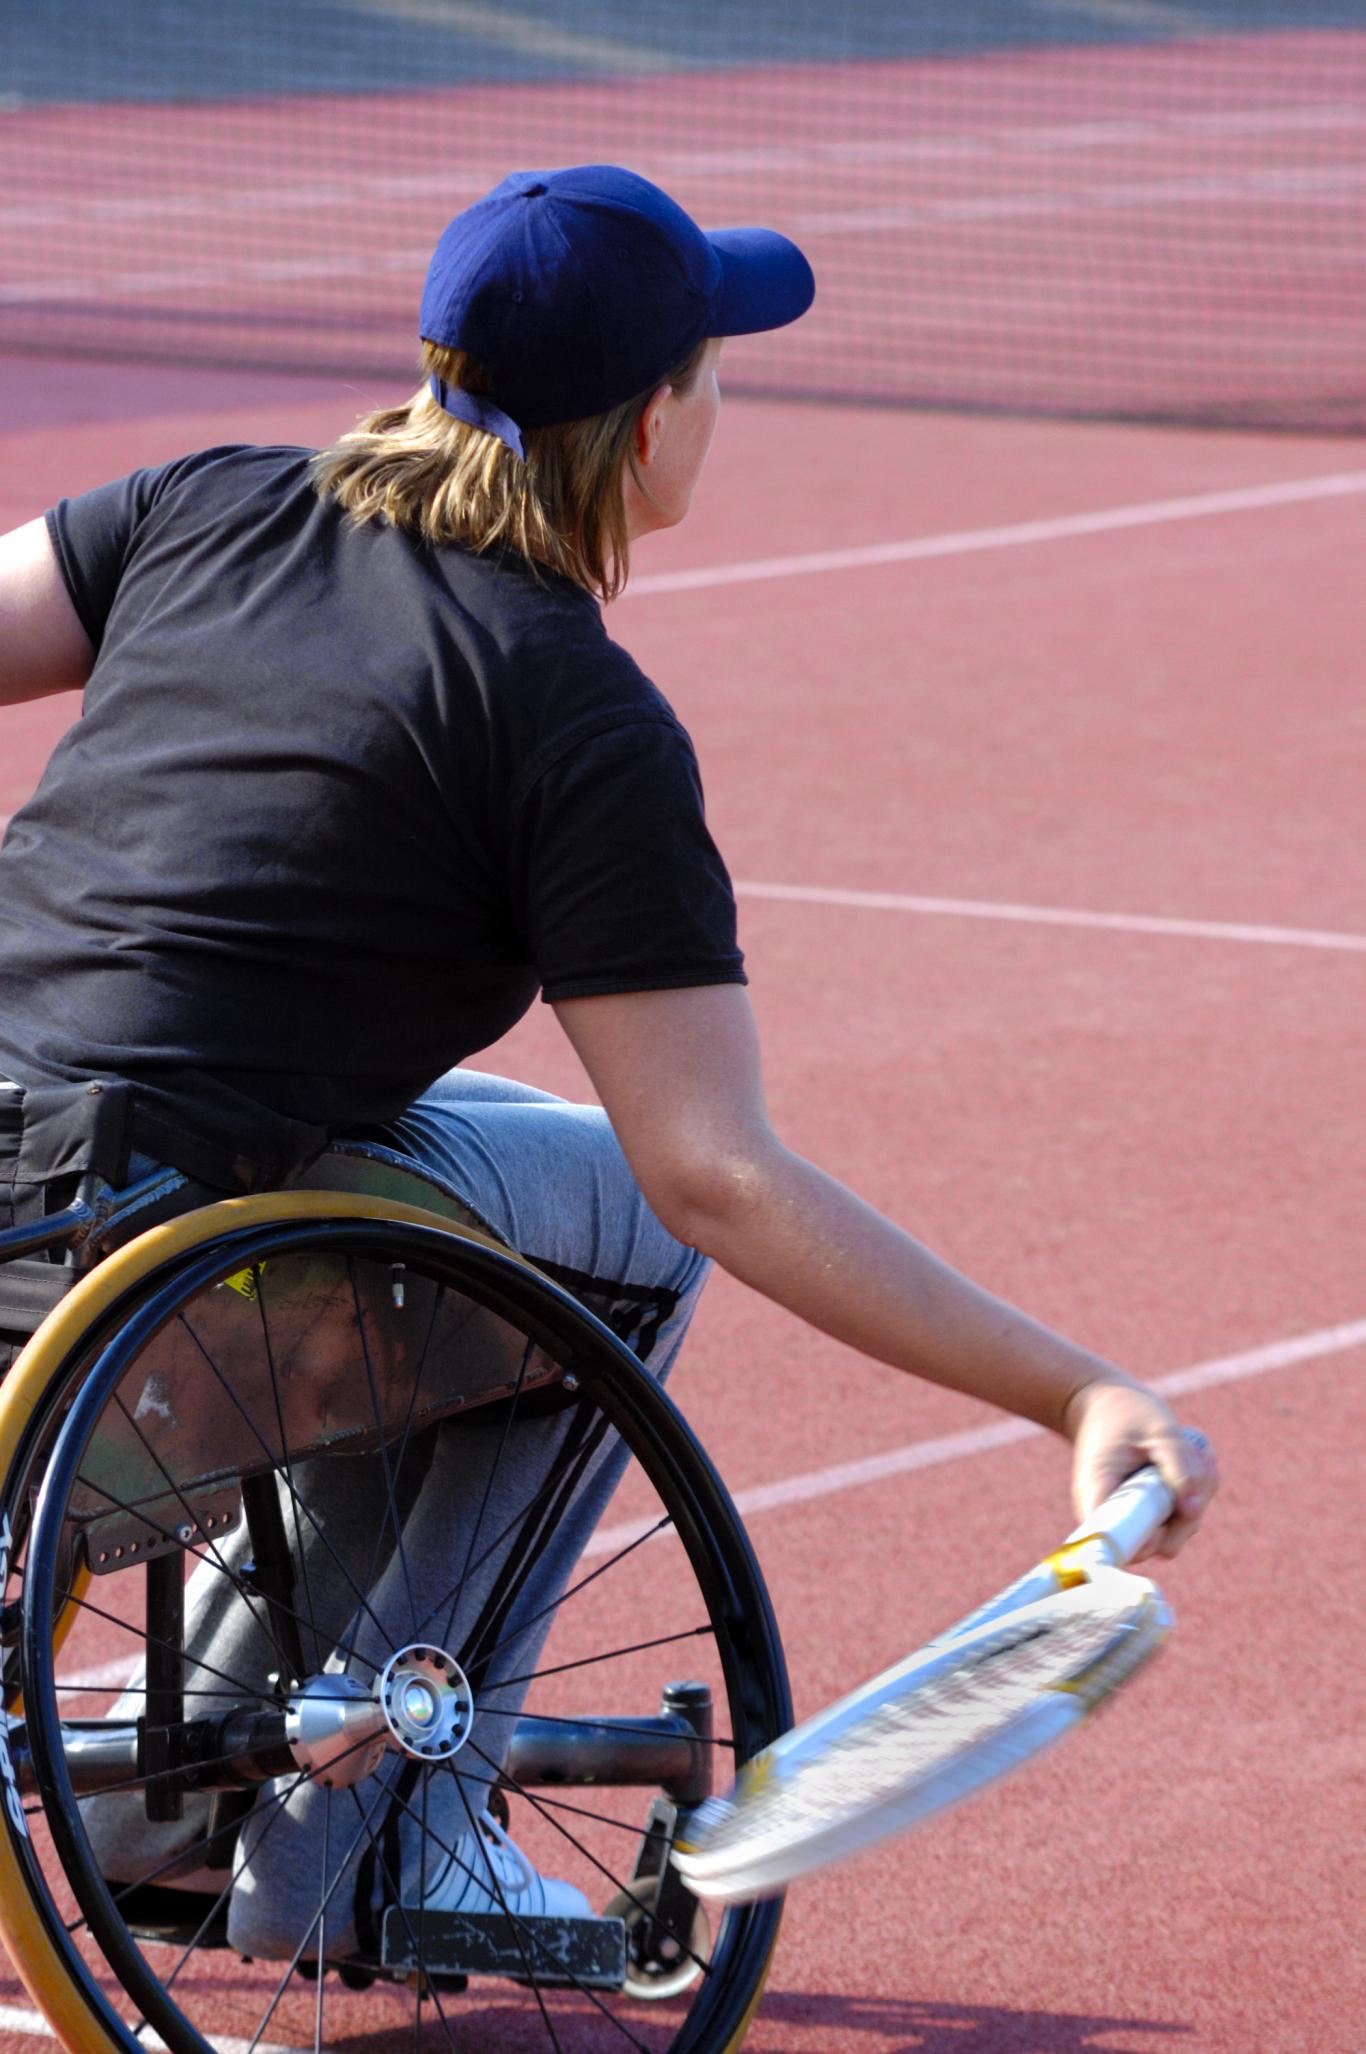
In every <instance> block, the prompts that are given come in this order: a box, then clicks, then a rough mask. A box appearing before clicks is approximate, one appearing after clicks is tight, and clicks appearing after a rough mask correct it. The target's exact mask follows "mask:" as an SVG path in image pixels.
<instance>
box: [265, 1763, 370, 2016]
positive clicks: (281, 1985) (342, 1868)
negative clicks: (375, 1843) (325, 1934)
mask: <svg viewBox="0 0 1366 2054" xmlns="http://www.w3.org/2000/svg"><path fill="white" fill-rule="evenodd" d="M387 1795H388V1792H387V1791H386V1790H385V1788H384V1785H383V1784H381V1785H380V1787H379V1789H378V1790H377V1791H376V1793H375V1796H374V1799H373V1801H372V1803H371V1805H370V1809H369V1811H368V1812H366V1813H365V1815H364V1816H363V1818H362V1820H361V1826H360V1831H359V1832H358V1833H357V1834H356V1837H355V1839H354V1840H353V1841H352V1842H351V1845H350V1846H349V1847H348V1848H347V1850H346V1853H345V1854H344V1855H343V1856H342V1859H341V1862H340V1863H339V1864H338V1868H337V1873H336V1875H335V1876H334V1877H333V1878H332V1885H331V1888H330V1889H329V1890H328V1892H327V1895H326V1897H324V1899H323V1901H322V1903H321V1905H320V1906H319V1907H318V1915H317V1917H316V1918H315V1919H314V1920H313V1921H312V1922H311V1923H310V1924H309V1926H308V1927H307V1928H306V1930H305V1932H304V1936H303V1938H302V1939H301V1940H300V1942H299V1944H298V1946H297V1947H296V1948H295V1950H294V1952H293V1954H292V1956H291V1957H290V1961H289V1965H288V1967H287V1968H286V1969H285V1972H284V1974H283V1975H282V1976H281V1978H280V1980H279V1982H278V1983H277V1984H276V1986H275V1995H274V1996H273V1997H272V1998H271V2000H270V2003H269V2005H268V2006H267V2008H266V2014H265V2016H264V2018H263V2019H262V2020H261V2022H260V2024H259V2025H258V2026H257V2028H256V2031H255V2032H254V2033H253V2034H252V2036H251V2039H250V2041H249V2042H248V2045H247V2054H255V2050H256V2048H257V2047H258V2046H259V2045H260V2041H261V2035H262V2033H263V2032H264V2031H265V2029H266V2027H267V2026H268V2025H269V2024H270V2021H271V2020H272V2018H274V2016H275V2013H276V2010H277V2008H278V2006H279V2002H280V1999H281V1998H282V1997H283V1996H284V1994H285V1991H286V1990H287V1989H288V1987H289V1984H290V1980H291V1978H292V1977H293V1975H294V1972H295V1970H296V1969H297V1968H298V1966H299V1963H300V1962H301V1961H302V1959H303V1953H304V1949H305V1947H307V1945H308V1941H309V1936H310V1934H312V1933H313V1932H314V1930H315V1929H316V1930H317V1931H318V1934H319V1956H320V1957H321V1952H322V1921H323V1920H324V1919H325V1918H326V1916H327V1907H328V1905H329V1904H330V1903H331V1902H332V1899H333V1898H334V1897H335V1895H336V1893H337V1886H338V1884H339V1883H340V1882H341V1879H342V1877H343V1876H344V1875H345V1874H346V1871H347V1868H348V1866H349V1865H350V1862H351V1857H352V1856H353V1855H354V1854H355V1852H356V1850H357V1848H358V1847H359V1846H360V1844H361V1841H362V1840H363V1839H364V1838H365V1835H366V1832H367V1830H368V1828H369V1824H370V1820H371V1819H372V1818H373V1817H374V1814H375V1813H376V1812H377V1811H378V1810H379V1807H380V1805H381V1804H382V1803H383V1802H384V1799H385V1797H386V1796H387ZM359 1801H360V1800H359V1799H357V1803H359ZM318 1973H319V1974H320V1975H321V1974H322V1961H321V1958H320V1959H319V1963H318Z"/></svg>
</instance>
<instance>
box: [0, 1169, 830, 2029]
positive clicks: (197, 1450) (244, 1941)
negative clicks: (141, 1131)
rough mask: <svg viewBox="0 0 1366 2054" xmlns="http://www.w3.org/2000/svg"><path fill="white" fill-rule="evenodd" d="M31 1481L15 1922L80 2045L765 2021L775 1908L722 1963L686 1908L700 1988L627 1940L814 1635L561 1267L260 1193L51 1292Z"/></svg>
mask: <svg viewBox="0 0 1366 2054" xmlns="http://www.w3.org/2000/svg"><path fill="white" fill-rule="evenodd" d="M618 1470H620V1471H621V1472H622V1478H621V1482H620V1485H619V1487H618V1491H617V1495H616V1497H615V1499H614V1501H613V1505H612V1509H611V1512H610V1514H609V1515H608V1521H607V1523H606V1524H605V1525H604V1526H601V1527H599V1528H598V1529H597V1531H596V1532H594V1531H593V1530H592V1528H593V1517H592V1507H593V1506H594V1505H595V1504H596V1503H597V1502H598V1500H599V1499H600V1496H601V1492H602V1489H603V1488H604V1487H605V1486H606V1484H607V1483H608V1482H610V1480H611V1478H612V1476H614V1475H615V1473H616V1472H617V1471H618ZM0 1475H2V1476H3V1484H0V1516H3V1521H4V1525H3V1527H0V1535H2V1536H3V1537H5V1551H6V1560H5V1562H4V1564H3V1565H2V1566H3V1568H4V1571H5V1598H6V1601H7V1611H6V1619H7V1622H8V1623H9V1626H10V1633H11V1639H13V1638H14V1637H15V1631H16V1629H17V1637H18V1643H19V1644H18V1646H17V1647H11V1648H10V1650H9V1651H8V1654H7V1683H8V1688H9V1692H10V1699H11V1703H12V1704H13V1705H14V1706H16V1707H17V1706H18V1705H19V1702H20V1700H19V1696H18V1693H20V1692H21V1693H22V1720H15V1719H14V1718H13V1716H12V1719H11V1726H10V1731H9V1738H8V1745H7V1749H6V1752H5V1756H4V1763H3V1764H0V1766H6V1767H7V1775H6V1783H5V1788H6V1797H7V1805H6V1819H5V1822H4V1828H3V1831H0V1923H2V1924H3V1927H4V1933H5V1938H6V1942H7V1944H8V1946H9V1947H10V1949H11V1952H12V1953H13V1954H14V1955H15V1957H16V1960H17V1962H18V1965H19V1967H20V1969H21V1972H22V1973H23V1974H24V1976H25V1980H26V1981H27V1983H28V1986H29V1988H30V1990H31V1991H32V1992H33V1994H34V1997H35V1999H36V2000H37V2001H38V2002H39V2003H40V2004H41V2005H42V2007H43V2009H44V2010H45V2011H46V2012H47V2015H48V2016H49V2018H50V2019H51V2020H52V2023H53V2025H54V2027H55V2029H56V2030H57V2031H58V2033H59V2034H60V2035H61V2036H62V2038H63V2039H64V2041H65V2042H66V2044H67V2045H68V2046H71V2047H74V2048H77V2049H80V2050H81V2054H95V2050H100V2054H103V2050H107V2049H109V2048H111V2047H119V2048H122V2049H124V2050H126V2054H140V2049H141V2048H142V2047H143V2046H144V2045H145V2044H146V2043H145V2041H143V2040H141V2039H139V2038H137V2037H135V2035H134V2032H133V2030H132V2025H131V2024H130V2023H129V2021H131V2020H134V2019H136V2018H143V2019H145V2020H146V2021H147V2023H148V2024H149V2025H150V2026H151V2028H152V2029H153V2030H154V2031H155V2032H156V2033H157V2034H159V2035H160V2036H161V2038H162V2039H163V2040H164V2041H165V2043H166V2044H167V2046H169V2047H171V2048H172V2049H174V2050H176V2054H201V2050H203V2049H204V2048H206V2047H208V2046H211V2045H213V2044H214V2043H215V2041H220V2040H221V2038H222V2036H223V2035H224V2034H225V2033H226V2034H228V2035H230V2036H231V2037H233V2038H234V2039H237V2038H241V2039H242V2041H243V2043H244V2044H246V2043H249V2042H252V2041H254V2040H255V2039H256V2038H258V2037H259V2038H262V2039H269V2040H270V2041H272V2042H276V2043H279V2042H282V2041H283V2042H288V2043H290V2044H292V2045H296V2046H297V2045H301V2044H314V2045H317V2046H322V2045H323V2044H326V2043H327V2042H328V2040H329V2039H330V2037H332V2036H333V2034H334V2033H336V2032H338V2031H341V2030H342V2029H343V2026H342V2023H341V2021H342V2019H343V2017H345V2018H346V2020H347V2024H346V2027H345V2030H347V2031H348V2032H351V2031H354V2030H355V2029H356V2024H355V2022H354V2009H355V2007H356V2006H358V2005H363V2006H364V2007H365V2016H364V2019H363V2021H362V2022H361V2024H362V2029H365V2030H370V2029H374V2030H381V2031H382V2030H384V2029H386V2028H391V2029H393V2030H395V2031H400V2030H402V2031H405V2032H412V2031H413V2030H414V2029H415V2027H416V2026H420V2027H421V2028H422V2030H423V2031H424V2032H425V2033H426V2034H427V2036H428V2037H429V2038H431V2039H434V2040H435V2042H436V2043H437V2044H446V2045H449V2046H451V2047H454V2046H456V2045H461V2046H465V2045H469V2044H478V2045H481V2046H482V2045H484V2044H487V2045H489V2046H490V2047H497V2048H505V2047H506V2048H521V2047H526V2048H536V2047H546V2048H556V2047H559V2048H564V2049H568V2048H570V2047H576V2048H577V2047H585V2048H587V2047H596V2046H598V2045H601V2046H604V2047H607V2046H616V2045H620V2044H625V2045H628V2046H634V2047H637V2048H648V2049H651V2050H655V2049H659V2050H663V2049H665V2048H671V2049H674V2050H676V2054H689V2050H691V2054H702V2050H707V2054H721V2050H726V2049H731V2048H735V2047H738V2046H739V2044H740V2041H741V2039H742V2037H743V2034H744V2031H745V2029H746V2026H747V2024H748V2021H749V2018H750V2016H751V2015H752V2012H753V2009H754V2007H755V2005H756V2004H757V2001H758V1997H759V1993H760V1990H761V1988H762V1982H763V1976H764V1973H765V1969H766V1966H767V1962H768V1958H769V1954H770V1952H771V1949H772V1945H773V1940H774V1937H775V1934H776V1928H777V1919H778V1910H779V1908H778V1906H777V1905H776V1904H768V1905H762V1906H756V1907H748V1908H744V1909H741V1910H737V1911H732V1912H728V1913H727V1914H726V1915H725V1916H724V1917H723V1918H721V1919H719V1921H717V1923H716V1928H715V1931H714V1932H712V1933H711V1934H710V1935H709V1936H708V1937H707V1940H706V1946H705V1953H704V1952H703V1951H702V1947H701V1945H699V1942H700V1940H701V1937H702V1936H703V1935H704V1934H705V1933H706V1924H705V1921H696V1922H694V1921H690V1920H688V1919H687V1918H686V1916H684V1917H680V1915H679V1912H678V1909H677V1907H676V1906H675V1907H673V1909H672V1912H671V1923H670V1929H669V1933H668V1935H667V1937H666V1945H667V1948H668V1950H669V1952H670V1955H671V1956H672V1953H673V1951H674V1950H675V1949H676V1948H677V1947H678V1945H679V1935H680V1933H681V1934H683V1935H685V1936H686V1938H685V1939H684V1940H683V1952H684V1966H685V1967H686V1968H687V1969H688V1970H690V1971H691V1974H684V1973H682V1972H680V1973H679V1975H678V1976H677V1978H676V1980H677V1983H678V1984H679V1986H680V1987H679V1989H678V1992H677V1994H676V1995H674V1996H673V1997H672V1998H671V1999H670V2000H669V2001H667V2002H664V2003H659V2002H655V2003H649V2004H647V2003H644V2002H642V2001H640V1999H639V1997H638V1995H637V1993H636V1992H637V1987H638V1984H639V1978H638V1977H637V1978H635V1980H634V1982H633V1980H632V1978H631V1977H630V1975H629V1973H628V1972H627V1953H628V1950H627V1945H626V1942H627V1929H628V1925H629V1927H630V1929H631V1930H632V1932H633V1933H634V1934H635V1935H636V1938H635V1942H634V1951H635V1953H636V1954H639V1953H641V1952H642V1949H641V1947H640V1944H639V1937H638V1936H639V1928H640V1924H641V1922H642V1921H646V1922H648V1921H649V1920H650V1919H651V1918H652V1917H654V1916H655V1915H656V1914H655V1912H654V1909H653V1907H654V1905H655V1902H656V1893H657V1891H658V1876H659V1873H660V1861H661V1860H662V1859H663V1857H664V1856H665V1855H666V1854H667V1840H668V1837H669V1834H670V1831H671V1830H672V1822H673V1821H674V1820H675V1819H676V1816H677V1813H678V1812H679V1811H680V1810H682V1811H683V1812H684V1813H686V1811H687V1809H688V1808H689V1807H690V1806H691V1805H692V1804H694V1803H696V1802H697V1801H699V1800H700V1797H701V1795H702V1794H704V1792H705V1789H706V1787H707V1786H708V1785H709V1783H710V1782H712V1781H713V1780H714V1781H716V1782H718V1783H722V1782H726V1781H728V1780H729V1778H730V1776H731V1775H732V1773H733V1771H734V1767H735V1764H736V1762H737V1760H743V1759H745V1758H747V1757H748V1756H749V1755H750V1754H751V1753H753V1752H754V1751H756V1750H757V1749H758V1748H760V1747H762V1746H764V1745H766V1744H767V1743H768V1742H769V1741H770V1740H771V1739H773V1738H774V1737H776V1735H777V1734H778V1733H779V1732H780V1731H782V1730H783V1729H784V1727H785V1726H786V1725H787V1724H789V1723H790V1709H789V1704H788V1697H787V1688H786V1680H785V1676H784V1672H783V1665H782V1658H781V1652H780V1649H779V1646H778V1642H777V1637H776V1633H775V1630H774V1627H773V1622H772V1618H771V1613H770V1610H769V1606H768V1602H767V1599H766V1596H765V1593H764V1590H763V1586H762V1582H761V1580H760V1577H759V1574H758V1570H757V1568H756V1566H755V1564H754V1560H753V1557H752V1554H751V1552H750V1550H749V1547H748V1544H747V1542H746V1540H745V1536H744V1533H743V1530H742V1528H741V1527H740V1525H739V1522H738V1520H737V1518H736V1515H735V1513H734V1510H733V1508H732V1507H731V1505H730V1503H729V1501H728V1499H727V1497H726V1495H725V1492H724V1490H723V1489H722V1487H721V1486H720V1484H719V1481H718V1480H717V1478H716V1476H715V1474H714V1472H713V1471H712V1469H711V1467H710V1465H709V1463H708V1462H707V1460H706V1457H705V1455H704V1454H703V1453H702V1451H701V1449H700V1448H699V1446H698V1444H697V1443H696V1441H695V1439H694V1437H693V1436H692V1434H691V1432H690V1431H689V1429H688V1428H687V1426H686V1425H685V1423H684V1422H683V1420H682V1418H681V1417H680V1415H679V1414H678V1412H677V1411H676V1409H675V1408H674V1407H673V1405H672V1404H671V1403H670V1401H669V1400H668V1398H667V1397H666V1396H665V1394H664V1393H663V1392H662V1391H661V1390H660V1389H659V1388H658V1386H657V1385H656V1384H655V1383H654V1382H653V1380H652V1379H651V1377H650V1376H649V1374H648V1371H647V1370H646V1369H645V1368H643V1367H642V1365H641V1364H640V1362H639V1361H638V1360H637V1359H636V1358H635V1356H634V1355H632V1353H631V1352H630V1350H629V1349H628V1348H626V1347H625V1346H624V1345H623V1343H622V1342H621V1341H619V1340H618V1339H617V1338H616V1337H615V1336H614V1335H613V1334H612V1333H611V1332H610V1331H609V1330H608V1328H607V1327H605V1326H604V1325H602V1324H601V1323H600V1322H599V1321H597V1320H596V1319H595V1318H594V1317H593V1316H592V1315H591V1314H590V1313H588V1312H587V1311H586V1310H585V1309H584V1308H583V1307H582V1306H581V1305H579V1304H578V1303H577V1302H576V1301H575V1300H574V1299H573V1298H571V1297H570V1296H568V1294H566V1293H565V1292H563V1291H561V1290H559V1289H558V1287H557V1286H555V1285H554V1284H552V1283H550V1282H549V1281H548V1280H546V1279H545V1278H544V1277H542V1276H540V1275H539V1274H538V1273H537V1272H536V1271H535V1270H533V1269H532V1268H531V1267H530V1266H529V1265H527V1264H525V1263H523V1262H522V1261H521V1260H520V1259H519V1258H517V1257H516V1256H513V1255H510V1254H509V1253H507V1251H505V1250H502V1249H498V1248H496V1247H493V1246H492V1245H490V1244H488V1243H486V1242H484V1241H482V1240H481V1239H480V1237H478V1236H476V1235H473V1234H468V1233H464V1232H457V1231H453V1230H452V1229H451V1228H450V1226H449V1224H448V1223H446V1222H441V1221H436V1220H435V1219H433V1218H432V1217H431V1216H430V1215H427V1214H424V1213H422V1212H421V1211H418V1210H415V1209H412V1208H406V1207H401V1206H396V1205H394V1204H392V1203H390V1202H383V1203H380V1202H376V1201H375V1200H373V1199H368V1198H365V1197H361V1196H355V1195H348V1196H344V1197H338V1196H330V1195H326V1194H318V1193H294V1194H288V1195H283V1196H282V1195H276V1196H273V1197H268V1198H263V1199H258V1200H234V1201H229V1202H226V1203H225V1204H223V1205H220V1206H215V1207H212V1208H209V1209H207V1210H206V1211H205V1212H203V1213H200V1214H195V1215H190V1216H189V1217H188V1218H186V1219H183V1220H180V1221H177V1222H174V1223H173V1224H172V1225H171V1226H170V1227H166V1228H161V1229H157V1230H155V1231H154V1232H153V1233H151V1234H149V1235H146V1236H144V1237H143V1238H142V1240H141V1241H139V1242H136V1243H133V1244H132V1245H131V1246H130V1247H129V1248H127V1249H125V1250H123V1251H121V1252H120V1254H119V1255H116V1256H114V1257H111V1258H110V1259H109V1260H108V1261H107V1262H106V1263H105V1264H104V1265H102V1266H101V1268H100V1269H99V1270H97V1271H95V1272H94V1273H93V1274H92V1276H91V1277H89V1278H88V1279H86V1280H85V1281H84V1282H83V1283H82V1284H81V1285H80V1286H79V1287H78V1288H77V1290H76V1291H75V1292H73V1293H72V1294H71V1297H70V1298H69V1299H68V1300H67V1301H65V1302H64V1304H63V1305H62V1306H61V1307H60V1308H59V1310H58V1312H57V1313H56V1314H54V1315H53V1317H52V1318H51V1319H50V1320H49V1321H48V1322H47V1324H46V1326H45V1327H44V1329H43V1330H42V1332H41V1333H40V1334H39V1335H38V1336H36V1337H35V1341H34V1342H33V1344H31V1346H30V1348H29V1349H28V1350H27V1351H26V1352H25V1355H24V1357H23V1358H22V1359H21V1361H20V1363H19V1364H17V1365H16V1367H15V1369H14V1371H13V1372H12V1373H11V1376H10V1378H9V1379H8V1380H7V1382H6V1383H5V1385H4V1386H3V1387H0ZM73 1614H74V1619H75V1623H74V1625H71V1626H70V1631H69V1637H68V1638H67V1639H66V1641H65V1645H64V1647H63V1648H62V1650H61V1652H60V1654H58V1653H57V1652H56V1650H55V1645H54V1641H55V1636H54V1629H53V1622H54V1619H55V1620H58V1621H64V1622H66V1623H67V1624H68V1625H69V1624H70V1621H71V1618H72V1615H73ZM680 1677H683V1678H686V1679H687V1681H686V1682H685V1683H681V1684H680V1683H677V1682H676V1680H675V1679H677V1678H680ZM495 1786H497V1787H500V1788H501V1790H502V1791H504V1792H505V1793H506V1794H507V1797H508V1799H509V1801H510V1811H511V1817H510V1825H511V1831H512V1837H513V1840H514V1842H515V1848H516V1849H517V1850H521V1853H520V1854H519V1855H517V1856H516V1858H515V1859H514V1856H513V1855H508V1856H506V1857H503V1856H502V1855H501V1854H499V1855H498V1857H497V1858H496V1859H494V1858H490V1856H489V1855H488V1854H487V1853H486V1852H485V1849H486V1848H488V1847H501V1845H502V1841H501V1839H500V1836H499V1830H498V1828H497V1826H490V1825H488V1824H487V1823H486V1822H485V1818H484V1814H485V1813H486V1811H487V1809H488V1807H489V1801H490V1798H491V1797H493V1795H494V1793H495ZM494 1816H495V1818H496V1816H497V1806H496V1805H495V1806H494ZM523 1856H524V1857H525V1858H526V1859H525V1860H524V1859H522V1857H523ZM527 1860H529V1862H530V1863H531V1864H532V1865H533V1867H534V1870H535V1871H538V1872H539V1873H540V1875H541V1876H544V1877H551V1878H555V1879H558V1880H559V1881H560V1882H562V1883H563V1885H564V1886H565V1889H566V1892H567V1894H566V1895H564V1896H562V1897H556V1898H554V1899H553V1900H552V1903H551V1905H550V1906H549V1907H543V1908H549V1909H556V1910H558V1911H561V1912H562V1911H564V1909H565V1907H566V1906H569V1907H571V1908H573V1916H572V1917H571V1918H570V1920H569V1923H568V1926H567V1927H566V1928H565V1931H566V1932H567V1933H568V1939H565V1938H564V1936H563V1935H559V1936H557V1933H556V1931H555V1930H554V1920H552V1919H550V1918H547V1917H543V1916H542V1915H541V1910H540V1909H538V1907H540V1906H541V1900H540V1899H538V1898H537V1896H536V1894H535V1886H534V1883H532V1882H531V1880H530V1878H529V1877H528V1874H527V1870H526V1861H527ZM524 1892H526V1893H528V1894H523V1893H524ZM578 1907H581V1908H582V1915H580V1914H579V1910H578ZM225 1938H226V1939H227V1940H228V1941H229V1942H235V1950H234V1949H233V1948H231V1947H230V1948H229V1950H228V1951H224V1949H223V1946H222V1942H223V1940H224V1939H225ZM243 1951H245V1952H246V1953H247V1954H250V1955H251V1957H252V1958H251V1959H250V1960H244V1959H243V1958H242V1954H243ZM644 1951H646V1952H648V1951H649V1950H644ZM689 1957H691V1958H689ZM334 1971H335V1973H334ZM685 1984H686V1985H687V1987H686V1988H685V1987H682V1986H683V1985H685ZM361 1988H363V1989H364V1990H365V1995H363V1996H361V1995H358V1994H357V1991H358V1990H359V1989H361ZM346 2007H350V2008H351V2009H350V2010H347V2009H346ZM476 2022H477V2031H476V2029H475V2028H476Z"/></svg>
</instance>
